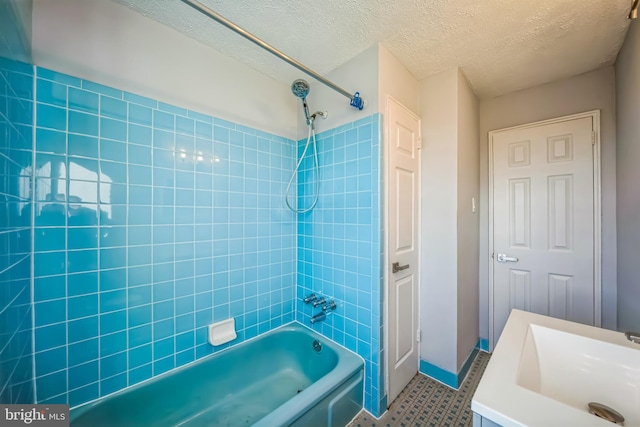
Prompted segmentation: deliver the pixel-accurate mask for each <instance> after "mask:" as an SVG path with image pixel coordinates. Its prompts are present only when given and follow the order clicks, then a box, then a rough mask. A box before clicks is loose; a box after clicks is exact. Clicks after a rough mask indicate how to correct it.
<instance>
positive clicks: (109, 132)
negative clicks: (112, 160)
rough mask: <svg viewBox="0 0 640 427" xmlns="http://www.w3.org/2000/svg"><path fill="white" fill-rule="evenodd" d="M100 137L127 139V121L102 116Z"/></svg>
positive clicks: (118, 139) (117, 139) (116, 139)
mask: <svg viewBox="0 0 640 427" xmlns="http://www.w3.org/2000/svg"><path fill="white" fill-rule="evenodd" d="M100 137H101V138H107V139H113V140H115V141H123V142H124V141H126V140H127V123H126V122H123V121H120V120H113V119H107V118H104V117H101V118H100Z"/></svg>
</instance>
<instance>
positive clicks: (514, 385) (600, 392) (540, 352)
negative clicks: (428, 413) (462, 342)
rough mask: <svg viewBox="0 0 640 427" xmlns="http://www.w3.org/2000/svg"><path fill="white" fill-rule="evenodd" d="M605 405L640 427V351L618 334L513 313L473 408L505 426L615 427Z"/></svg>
mask: <svg viewBox="0 0 640 427" xmlns="http://www.w3.org/2000/svg"><path fill="white" fill-rule="evenodd" d="M589 402H598V403H602V404H605V405H607V406H609V407H611V408H613V409H615V410H616V411H618V412H619V413H621V414H622V415H623V416H624V417H625V425H626V426H640V345H638V344H634V343H631V342H629V341H628V340H627V339H626V338H625V337H624V335H623V334H622V333H620V332H613V331H608V330H604V329H600V328H595V327H591V326H585V325H581V324H578V323H573V322H568V321H565V320H559V319H554V318H550V317H546V316H540V315H537V314H533V313H527V312H524V311H519V310H513V311H512V313H511V315H510V316H509V320H508V321H507V324H506V326H505V328H504V331H503V333H502V336H501V337H500V340H499V342H498V344H497V346H496V349H495V351H494V353H493V356H492V357H491V360H490V361H489V365H488V366H487V370H486V371H485V373H484V375H483V377H482V380H481V381H480V384H479V386H478V389H477V390H476V393H475V394H474V397H473V401H472V403H471V409H472V410H473V411H474V412H476V413H478V414H479V415H482V416H484V417H485V418H488V419H489V420H491V421H494V422H496V423H498V424H499V425H502V426H504V427H510V426H549V427H551V426H574V425H575V426H585V427H587V426H603V427H606V426H609V427H611V426H613V425H614V424H612V423H610V422H608V421H605V420H602V419H600V418H597V417H596V416H594V415H591V414H589V412H588V409H587V404H588V403H589Z"/></svg>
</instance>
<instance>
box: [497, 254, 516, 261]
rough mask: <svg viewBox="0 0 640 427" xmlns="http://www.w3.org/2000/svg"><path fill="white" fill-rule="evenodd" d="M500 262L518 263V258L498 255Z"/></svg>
mask: <svg viewBox="0 0 640 427" xmlns="http://www.w3.org/2000/svg"><path fill="white" fill-rule="evenodd" d="M498 262H518V258H515V257H510V256H507V254H498Z"/></svg>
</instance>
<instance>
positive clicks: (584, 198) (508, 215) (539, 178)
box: [490, 113, 598, 348]
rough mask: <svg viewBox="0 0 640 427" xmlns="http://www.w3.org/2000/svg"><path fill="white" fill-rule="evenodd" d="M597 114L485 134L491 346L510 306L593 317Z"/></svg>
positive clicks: (593, 319)
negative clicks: (490, 201) (487, 139)
mask: <svg viewBox="0 0 640 427" xmlns="http://www.w3.org/2000/svg"><path fill="white" fill-rule="evenodd" d="M597 117H598V115H597V114H595V113H593V114H590V115H582V116H572V117H570V118H566V119H564V120H563V119H558V120H557V121H547V122H543V123H540V124H532V125H529V126H521V127H518V128H511V129H506V130H502V131H495V132H491V133H490V144H491V147H490V149H491V150H492V165H493V186H492V190H493V210H492V213H493V215H492V216H493V222H492V224H493V260H492V265H493V292H492V294H493V295H492V297H493V313H492V319H491V320H492V325H490V326H491V328H492V330H491V331H490V334H491V332H492V336H491V337H490V340H491V344H492V346H491V348H493V345H495V343H496V342H497V341H498V338H499V337H500V334H501V333H502V329H503V328H504V325H505V323H506V321H507V318H508V316H509V313H510V312H511V309H513V308H517V309H520V310H525V311H530V312H534V313H539V314H544V315H548V316H552V317H557V318H561V319H566V320H571V321H575V322H580V323H584V324H587V325H593V324H594V323H596V299H597V298H596V294H595V285H596V280H595V271H596V268H597V266H596V259H595V253H596V237H595V236H596V233H595V231H596V226H595V225H594V224H595V223H596V219H597V217H596V215H595V214H594V211H596V209H595V208H594V206H597V205H598V203H595V202H596V200H595V191H594V187H595V186H594V182H595V181H594V179H596V178H597V177H596V175H595V174H594V164H595V163H594V155H595V154H594V153H596V145H595V141H596V138H595V136H596V133H595V123H594V122H595V121H597Z"/></svg>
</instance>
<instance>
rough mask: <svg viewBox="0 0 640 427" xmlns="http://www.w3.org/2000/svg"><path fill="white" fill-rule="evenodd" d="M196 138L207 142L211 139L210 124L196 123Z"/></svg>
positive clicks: (211, 129) (211, 128) (211, 127)
mask: <svg viewBox="0 0 640 427" xmlns="http://www.w3.org/2000/svg"><path fill="white" fill-rule="evenodd" d="M196 136H197V137H198V138H204V139H207V140H209V141H211V140H212V139H213V126H212V125H211V123H206V122H202V121H199V120H198V121H196Z"/></svg>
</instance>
